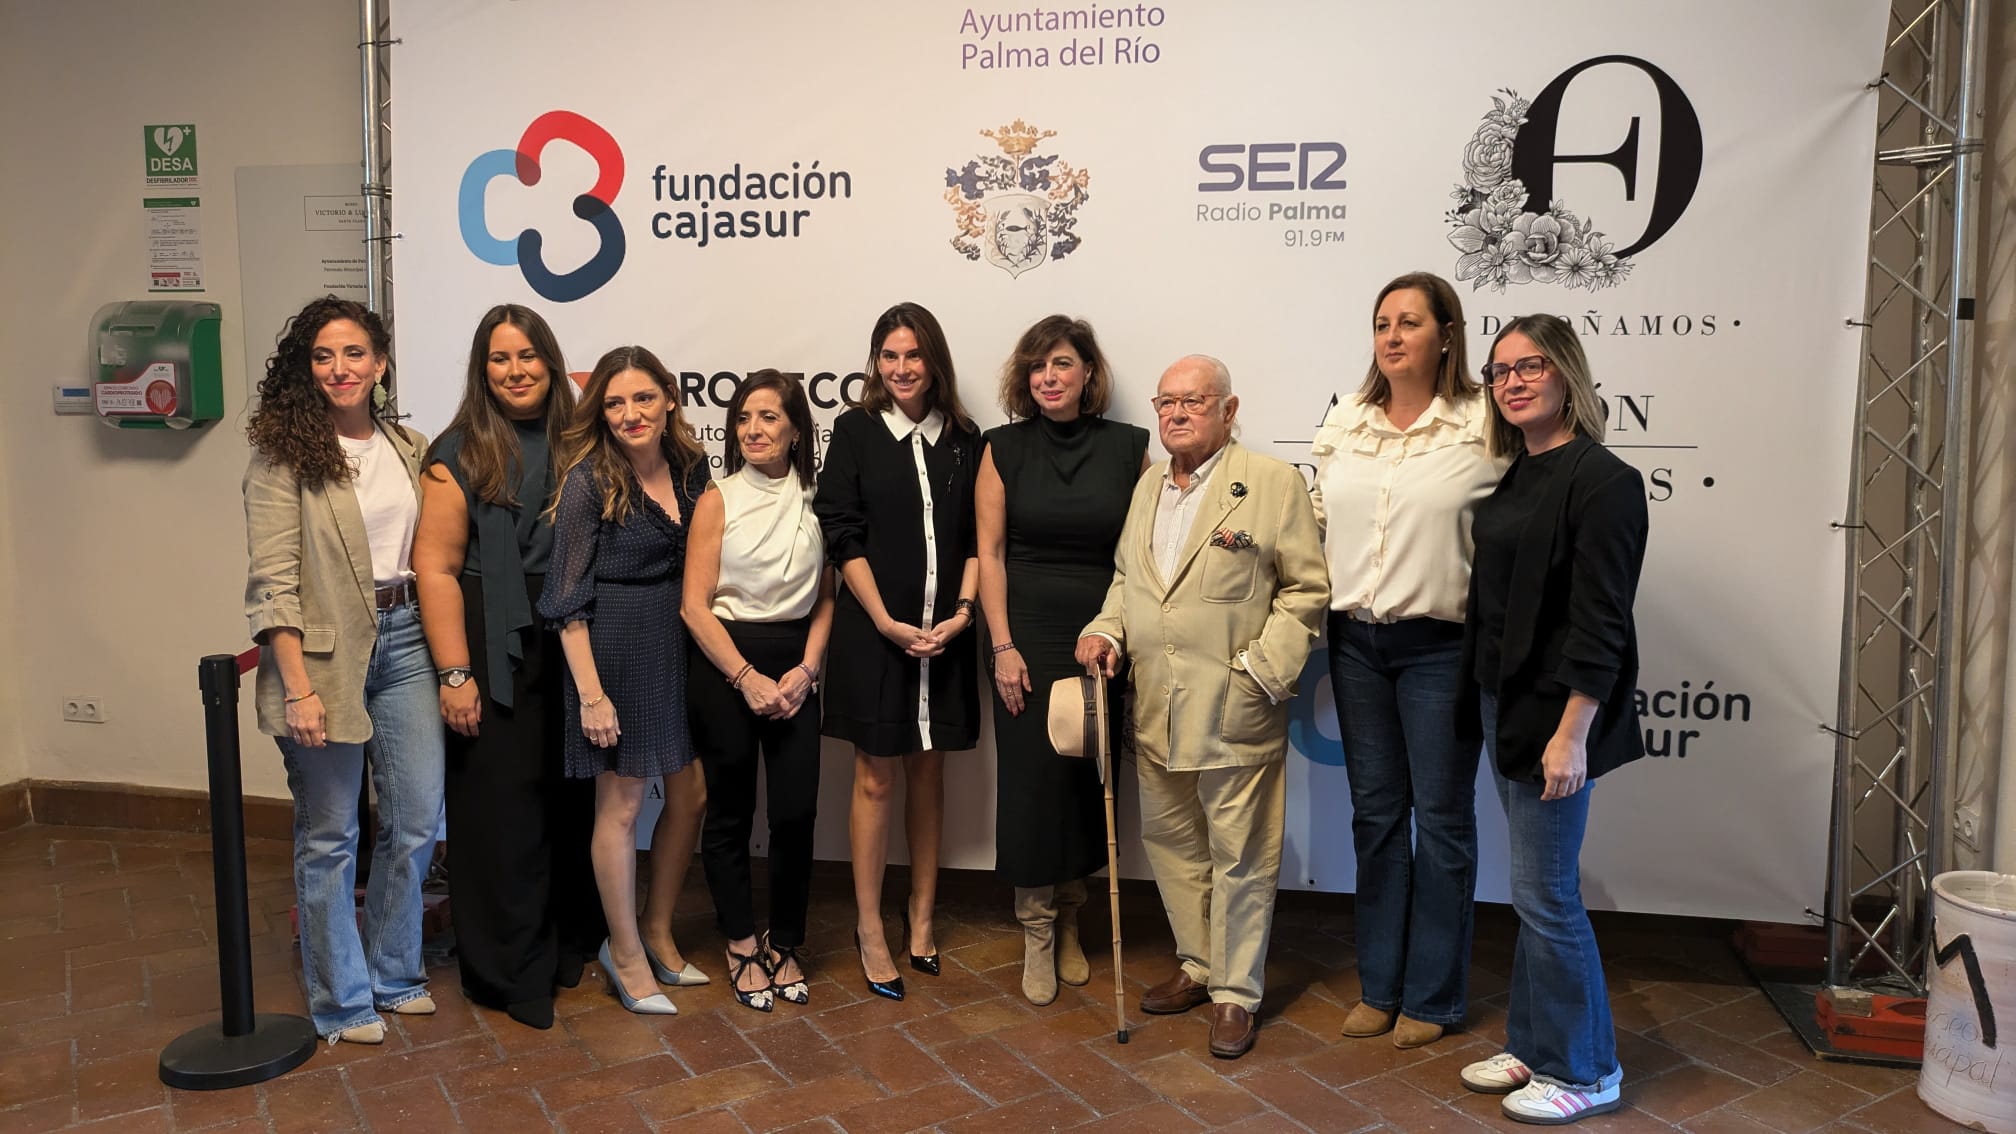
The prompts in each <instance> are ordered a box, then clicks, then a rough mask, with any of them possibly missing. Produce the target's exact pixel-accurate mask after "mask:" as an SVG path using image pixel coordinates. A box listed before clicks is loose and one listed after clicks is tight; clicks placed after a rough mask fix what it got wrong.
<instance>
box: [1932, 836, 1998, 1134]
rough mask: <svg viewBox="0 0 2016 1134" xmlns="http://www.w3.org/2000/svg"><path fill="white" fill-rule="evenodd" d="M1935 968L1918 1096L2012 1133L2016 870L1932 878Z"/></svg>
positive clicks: (1953, 1115)
mask: <svg viewBox="0 0 2016 1134" xmlns="http://www.w3.org/2000/svg"><path fill="white" fill-rule="evenodd" d="M1932 944H1933V947H1934V948H1935V949H1937V950H1938V952H1939V955H1940V956H1942V957H1944V960H1943V961H1940V962H1939V963H1937V964H1935V965H1934V966H1933V970H1932V981H1931V987H1930V989H1929V990H1928V995H1927V998H1926V1005H1925V1061H1924V1063H1923V1064H1922V1065H1921V1066H1920V1068H1919V1071H1918V1097H1919V1098H1921V1099H1923V1100H1925V1104H1926V1105H1927V1106H1929V1107H1931V1108H1932V1109H1933V1110H1936V1111H1938V1112H1939V1113H1940V1114H1943V1115H1945V1116H1946V1117H1947V1118H1950V1119H1952V1120H1953V1121H1955V1122H1959V1123H1964V1124H1965V1125H1968V1126H1972V1127H1975V1128H1976V1129H1980V1130H1986V1131H1989V1132H1990V1134H2016V875H2008V874H1995V873H1991V872H1989V871H1986V870H1955V871H1952V872H1950V873H1946V874H1941V875H1940V876H1938V877H1937V878H1934V879H1933V880H1932Z"/></svg>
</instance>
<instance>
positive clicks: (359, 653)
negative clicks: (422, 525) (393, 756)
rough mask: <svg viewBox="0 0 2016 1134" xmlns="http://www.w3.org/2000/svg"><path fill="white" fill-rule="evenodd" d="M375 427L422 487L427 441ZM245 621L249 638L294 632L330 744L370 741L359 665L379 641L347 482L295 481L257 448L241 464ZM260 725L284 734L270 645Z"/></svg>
mask: <svg viewBox="0 0 2016 1134" xmlns="http://www.w3.org/2000/svg"><path fill="white" fill-rule="evenodd" d="M378 431H379V432H380V433H382V434H384V435H385V439H386V440H388V441H390V442H391V443H392V448H393V451H394V452H397V453H398V454H399V456H400V458H401V459H402V460H403V461H404V462H405V465H406V475H407V477H408V478H409V479H410V480H411V481H412V482H413V494H414V498H415V499H418V498H419V494H420V456H421V454H422V453H424V452H425V451H426V449H427V439H426V438H425V437H423V436H421V435H420V434H419V433H417V432H415V431H414V430H411V429H407V428H406V427H404V426H402V425H398V424H395V423H391V422H380V423H379V424H378ZM245 543H246V550H247V553H248V556H249V558H250V561H251V562H250V569H249V570H248V571H247V572H246V579H245V618H246V620H247V621H248V622H250V623H251V626H252V640H253V641H255V642H258V643H260V644H261V645H264V644H265V642H266V632H267V631H269V630H274V629H277V628H281V627H287V628H291V629H295V630H299V631H300V632H301V656H302V661H303V662H304V663H305V664H306V665H307V667H308V681H309V684H311V685H312V686H314V688H315V692H316V693H317V694H318V695H319V696H320V697H321V700H322V707H323V709H324V711H325V712H326V713H327V718H326V719H327V728H328V737H329V741H330V743H332V744H362V743H363V742H365V741H367V740H369V739H371V718H370V716H369V715H368V714H366V713H365V711H364V672H365V670H366V669H367V668H369V666H370V664H371V650H372V648H373V647H374V646H376V645H377V643H378V603H377V599H376V594H377V586H376V584H375V582H374V581H373V579H372V576H371V543H370V541H369V539H367V538H366V536H365V533H364V511H363V509H362V508H360V507H359V506H358V504H357V493H356V492H355V491H354V490H352V488H351V487H350V483H349V482H348V481H343V482H341V483H324V484H322V485H320V486H318V487H315V488H309V487H307V486H305V485H303V484H302V483H301V482H300V480H299V479H297V478H296V477H295V475H294V470H293V469H292V468H290V467H288V466H286V465H278V464H274V463H273V462H271V461H268V460H267V459H266V458H265V457H263V456H261V455H260V454H258V453H254V454H253V455H252V463H251V465H250V466H248V467H247V468H246V470H245ZM255 696H256V698H257V703H258V706H259V731H261V732H264V733H268V734H270V735H273V736H285V735H287V711H286V704H285V703H284V700H283V699H284V698H285V696H286V689H285V688H284V687H283V686H282V685H281V682H280V669H279V665H278V663H277V662H275V661H274V658H273V651H272V650H266V651H263V652H262V653H261V655H260V658H259V678H258V682H257V685H256V693H255Z"/></svg>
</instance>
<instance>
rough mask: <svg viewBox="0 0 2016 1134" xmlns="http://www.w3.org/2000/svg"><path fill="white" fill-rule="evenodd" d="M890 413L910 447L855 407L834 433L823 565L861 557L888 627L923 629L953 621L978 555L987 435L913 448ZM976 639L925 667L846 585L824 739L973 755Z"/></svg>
mask: <svg viewBox="0 0 2016 1134" xmlns="http://www.w3.org/2000/svg"><path fill="white" fill-rule="evenodd" d="M891 413H893V414H895V416H896V417H897V418H900V419H901V425H900V428H902V429H903V431H904V436H902V437H898V436H897V435H896V434H895V433H894V432H892V431H891V428H890V425H889V424H888V420H887V415H885V414H871V413H869V412H867V411H866V410H863V409H860V408H858V407H857V408H855V409H851V410H848V411H847V412H846V413H843V414H841V415H840V417H839V419H838V420H837V421H835V422H834V423H833V439H832V441H831V442H829V443H828V446H827V449H826V463H825V466H824V467H823V468H821V469H820V472H819V495H818V497H817V498H816V499H815V500H814V501H813V504H812V509H813V511H814V512H816V513H817V514H818V516H819V526H820V528H821V529H822V531H823V532H824V534H825V536H826V556H827V561H828V562H830V563H832V564H833V566H834V567H835V568H836V569H838V568H841V567H843V566H844V565H845V564H846V563H847V561H848V560H851V559H861V558H866V559H867V560H868V567H869V569H870V570H871V571H873V572H874V574H875V587H876V589H877V590H878V591H880V592H881V595H882V604H883V606H884V607H885V608H886V609H887V610H888V611H889V614H890V616H891V617H892V618H895V619H897V620H899V621H902V622H908V623H911V624H912V625H919V626H926V627H928V626H931V625H935V624H936V623H938V622H942V621H944V620H945V619H947V618H950V617H952V614H953V611H954V609H955V608H956V606H957V604H958V601H959V583H960V580H961V579H962V578H963V577H964V575H965V572H966V561H967V560H968V559H970V558H972V557H973V556H974V555H975V554H976V543H975V533H974V529H973V477H974V473H975V470H976V469H977V468H978V466H979V461H980V434H979V432H978V431H977V430H974V429H973V428H972V427H970V426H962V425H960V424H959V423H958V422H956V421H944V422H943V426H942V429H941V431H940V432H939V433H938V437H937V439H936V440H935V441H932V440H929V439H926V438H924V437H923V436H922V435H921V434H918V435H917V436H916V439H915V440H913V439H912V435H911V429H910V423H909V419H907V418H903V416H902V411H901V410H892V411H891ZM929 420H930V419H927V421H929ZM927 487H928V489H929V492H930V506H929V507H928V508H927V507H926V504H925V490H926V488H927ZM927 548H928V549H929V552H928V555H927ZM843 577H844V576H843ZM927 589H928V590H929V591H930V592H931V602H930V604H929V609H926V603H925V598H926V591H927ZM973 640H974V635H973V634H972V633H970V632H969V633H962V634H960V635H959V636H958V637H957V638H955V639H953V641H952V644H951V645H950V646H948V647H946V649H945V652H944V653H942V654H939V655H938V656H937V657H935V658H930V659H928V663H922V662H920V659H917V658H913V657H911V656H910V655H908V654H906V653H904V652H903V651H902V650H901V649H899V648H898V647H897V646H896V644H895V643H893V642H891V641H890V640H889V639H887V638H885V637H883V636H882V635H881V634H879V633H877V632H876V630H875V625H874V623H873V622H872V621H870V619H869V617H868V612H867V611H865V610H863V609H862V607H861V603H860V600H858V599H856V598H855V597H854V595H853V594H852V593H851V592H849V591H848V590H847V589H846V587H845V586H844V585H843V586H842V587H841V589H840V594H839V597H838V599H837V600H836V601H835V603H834V609H833V636H832V639H831V642H830V644H829V646H828V648H827V662H826V687H825V689H824V690H822V693H823V696H824V700H825V707H826V720H825V723H824V725H823V727H822V729H821V731H822V732H824V733H825V734H826V735H827V736H832V737H838V738H839V739H841V740H845V741H848V742H850V743H852V744H853V745H854V746H855V747H857V748H859V749H861V751H863V752H866V753H868V754H869V755H872V756H902V755H906V754H908V753H911V752H917V751H920V750H922V749H924V748H927V747H928V748H935V749H938V750H939V751H957V750H961V749H967V748H971V747H973V746H974V745H975V744H976V743H978V742H979V736H980V731H979V721H980V686H979V684H978V671H977V668H976V666H975V662H974V653H973ZM927 726H928V731H929V737H928V739H927V738H926V736H925V732H926V729H927Z"/></svg>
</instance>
